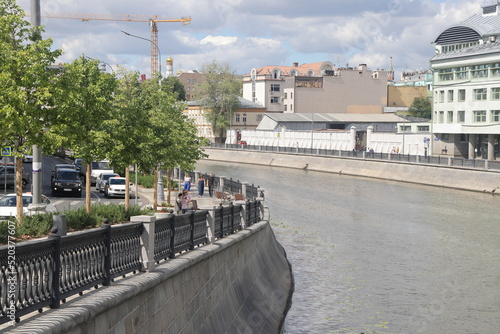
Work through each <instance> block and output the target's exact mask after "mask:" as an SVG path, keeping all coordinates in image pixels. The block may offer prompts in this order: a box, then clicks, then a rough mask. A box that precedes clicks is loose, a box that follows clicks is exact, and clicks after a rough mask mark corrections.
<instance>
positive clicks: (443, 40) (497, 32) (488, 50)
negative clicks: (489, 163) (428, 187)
mask: <svg viewBox="0 0 500 334" xmlns="http://www.w3.org/2000/svg"><path fill="white" fill-rule="evenodd" d="M481 9H482V12H481V13H479V14H476V15H473V16H472V17H470V18H469V19H467V20H465V21H464V22H462V23H460V24H457V25H453V26H451V27H449V28H447V29H446V30H445V31H443V32H442V33H441V34H440V35H439V36H438V37H437V39H436V40H435V41H434V46H435V49H436V54H435V56H434V57H432V58H431V60H430V63H431V68H432V69H433V71H434V84H433V99H434V103H433V124H432V126H433V133H434V138H433V139H434V143H433V153H434V154H440V153H442V152H447V154H451V155H454V156H463V157H467V158H484V159H488V160H494V159H496V157H497V156H498V154H499V142H500V42H499V41H498V39H499V38H500V6H499V1H498V0H495V1H491V0H490V1H486V2H484V3H483V5H482V8H481Z"/></svg>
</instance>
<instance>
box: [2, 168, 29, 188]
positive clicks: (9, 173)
mask: <svg viewBox="0 0 500 334" xmlns="http://www.w3.org/2000/svg"><path fill="white" fill-rule="evenodd" d="M22 178H23V181H22V182H23V188H26V186H27V185H28V184H29V183H30V175H29V174H28V173H25V172H24V170H23V176H22ZM15 183H16V172H15V167H14V165H11V164H6V165H5V164H4V165H1V166H0V187H5V185H7V187H14V185H15Z"/></svg>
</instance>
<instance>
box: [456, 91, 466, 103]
mask: <svg viewBox="0 0 500 334" xmlns="http://www.w3.org/2000/svg"><path fill="white" fill-rule="evenodd" d="M458 101H459V102H464V101H465V89H459V90H458Z"/></svg>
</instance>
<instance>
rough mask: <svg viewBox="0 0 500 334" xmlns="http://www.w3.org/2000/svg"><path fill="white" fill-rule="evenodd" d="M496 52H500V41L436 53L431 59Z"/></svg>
mask: <svg viewBox="0 0 500 334" xmlns="http://www.w3.org/2000/svg"><path fill="white" fill-rule="evenodd" d="M496 52H500V42H492V43H491V42H486V43H483V44H476V45H473V46H470V47H468V48H464V49H460V50H455V51H451V52H446V53H440V54H436V55H434V57H432V58H431V61H433V60H446V59H453V58H461V57H469V56H479V55H485V54H490V53H496Z"/></svg>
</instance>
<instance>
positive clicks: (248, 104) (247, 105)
mask: <svg viewBox="0 0 500 334" xmlns="http://www.w3.org/2000/svg"><path fill="white" fill-rule="evenodd" d="M238 100H239V101H240V108H242V109H265V107H263V106H261V105H260V104H257V103H254V102H252V101H250V100H247V99H244V98H242V97H241V96H238ZM186 103H187V105H188V106H189V107H195V106H201V105H202V104H203V100H196V101H187V102H186Z"/></svg>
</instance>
